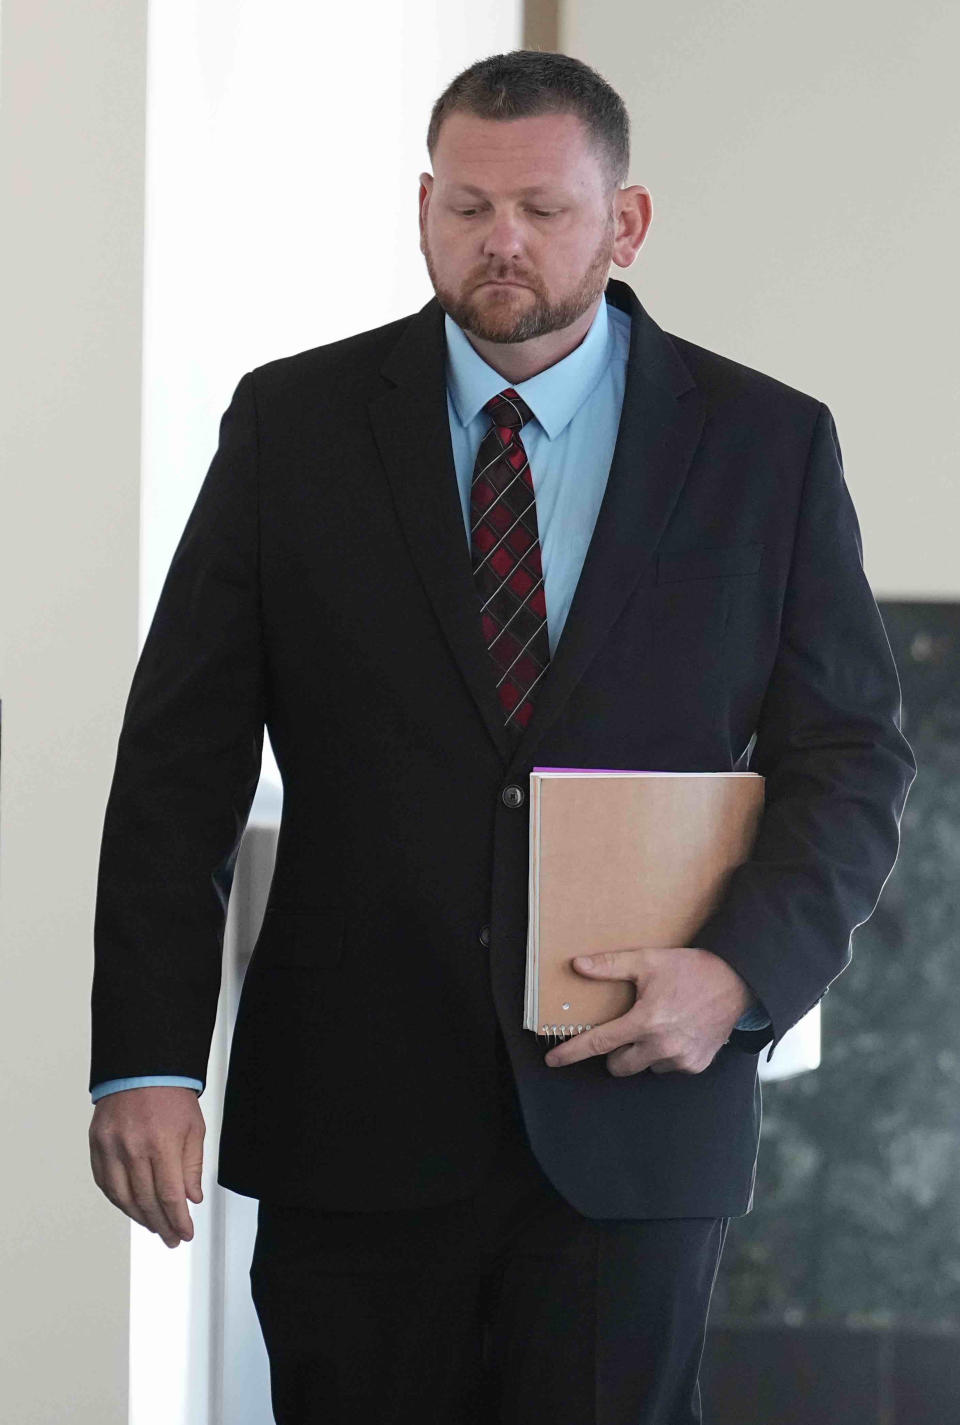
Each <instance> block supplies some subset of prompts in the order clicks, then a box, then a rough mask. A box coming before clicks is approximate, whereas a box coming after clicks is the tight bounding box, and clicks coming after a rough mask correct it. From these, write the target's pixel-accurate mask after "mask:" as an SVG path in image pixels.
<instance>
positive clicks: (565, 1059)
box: [544, 1009, 643, 1068]
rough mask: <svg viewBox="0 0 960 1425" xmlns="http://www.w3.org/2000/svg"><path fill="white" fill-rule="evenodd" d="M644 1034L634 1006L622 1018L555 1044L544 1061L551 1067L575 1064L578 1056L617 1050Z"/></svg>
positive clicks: (579, 1057) (587, 1057)
mask: <svg viewBox="0 0 960 1425" xmlns="http://www.w3.org/2000/svg"><path fill="white" fill-rule="evenodd" d="M642 1035H643V1026H642V1024H641V1023H640V1022H639V1021H638V1019H637V1018H636V1017H635V1009H631V1010H628V1011H627V1013H626V1014H622V1015H621V1016H620V1018H619V1019H610V1020H608V1021H607V1023H606V1024H598V1025H597V1026H596V1027H595V1028H594V1029H585V1030H583V1032H582V1033H580V1034H571V1036H570V1038H569V1039H566V1040H564V1042H563V1043H562V1044H556V1045H554V1047H553V1048H552V1049H551V1050H550V1052H549V1053H548V1054H547V1055H546V1057H545V1059H544V1063H546V1064H549V1066H550V1067H551V1068H554V1067H557V1066H559V1065H563V1064H575V1063H576V1062H577V1061H578V1060H579V1059H589V1058H591V1056H592V1055H594V1054H609V1053H610V1051H611V1050H612V1049H618V1048H619V1047H620V1045H621V1044H631V1043H633V1041H634V1040H636V1039H639V1038H641V1037H642Z"/></svg>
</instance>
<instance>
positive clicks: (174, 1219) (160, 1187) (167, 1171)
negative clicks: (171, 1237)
mask: <svg viewBox="0 0 960 1425" xmlns="http://www.w3.org/2000/svg"><path fill="white" fill-rule="evenodd" d="M151 1161H152V1163H153V1186H154V1191H155V1192H156V1194H157V1201H158V1202H159V1204H160V1206H161V1207H162V1208H163V1211H164V1213H165V1214H166V1218H167V1221H168V1222H169V1223H170V1226H171V1227H172V1228H173V1230H174V1232H176V1233H177V1235H178V1236H179V1237H181V1238H182V1239H183V1240H184V1241H185V1242H189V1241H190V1240H191V1239H192V1237H193V1222H192V1221H191V1219H190V1210H189V1208H188V1207H187V1198H186V1190H185V1187H184V1179H183V1160H182V1159H181V1158H180V1157H176V1158H170V1157H161V1158H153V1159H152V1160H151Z"/></svg>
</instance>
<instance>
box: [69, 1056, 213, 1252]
mask: <svg viewBox="0 0 960 1425" xmlns="http://www.w3.org/2000/svg"><path fill="white" fill-rule="evenodd" d="M206 1131H207V1130H206V1124H205V1123H204V1121H203V1114H202V1112H201V1110H200V1104H199V1103H198V1102H197V1094H196V1092H195V1090H194V1089H191V1088H178V1087H172V1086H167V1085H160V1084H155V1085H152V1086H149V1087H144V1088H134V1089H120V1090H118V1091H117V1092H116V1093H109V1094H104V1096H103V1098H100V1099H98V1100H97V1102H96V1104H95V1105H94V1109H93V1118H92V1120H91V1123H90V1132H89V1135H88V1136H89V1139H90V1163H91V1166H92V1168H93V1176H94V1180H95V1182H96V1184H97V1187H98V1188H100V1190H101V1192H103V1193H104V1194H105V1195H106V1196H107V1197H108V1198H109V1199H110V1201H111V1202H112V1203H113V1204H114V1206H115V1207H119V1208H120V1209H121V1211H123V1212H125V1213H126V1214H127V1216H128V1217H132V1218H133V1220H134V1222H139V1223H140V1225H141V1227H147V1228H149V1230H150V1231H151V1232H158V1233H159V1234H160V1236H161V1237H162V1238H163V1240H164V1242H165V1243H166V1244H167V1246H168V1247H179V1245H180V1242H181V1239H182V1240H183V1241H184V1242H189V1241H190V1240H191V1239H192V1237H193V1221H192V1219H191V1217H190V1212H189V1209H188V1207H187V1198H188V1197H189V1198H190V1200H191V1202H202V1201H203V1192H202V1190H201V1187H200V1173H201V1169H202V1167H203V1137H204V1134H205V1133H206Z"/></svg>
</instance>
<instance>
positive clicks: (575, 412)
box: [90, 51, 916, 1425]
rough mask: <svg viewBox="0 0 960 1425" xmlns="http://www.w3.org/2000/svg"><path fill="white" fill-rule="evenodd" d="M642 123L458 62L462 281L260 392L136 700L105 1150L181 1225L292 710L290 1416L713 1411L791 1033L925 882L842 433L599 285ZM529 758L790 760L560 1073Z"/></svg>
mask: <svg viewBox="0 0 960 1425" xmlns="http://www.w3.org/2000/svg"><path fill="white" fill-rule="evenodd" d="M628 132H629V129H628V120H627V116H626V112H625V110H624V108H623V105H622V102H621V101H620V100H619V98H618V96H616V94H614V92H613V91H612V90H611V89H610V88H609V86H608V85H606V84H605V83H604V81H603V80H602V79H601V78H600V76H598V75H596V74H595V73H594V72H593V71H592V70H590V69H589V68H588V67H587V66H585V65H583V64H581V63H580V62H579V61H577V60H574V59H571V58H570V57H568V56H565V55H555V54H542V53H537V52H528V51H518V52H514V53H512V54H509V55H498V56H494V57H492V58H490V59H485V60H482V61H480V62H479V63H478V64H476V65H473V66H471V67H470V68H469V69H468V70H466V71H464V73H463V74H462V75H459V76H458V77H457V78H456V79H455V80H454V81H453V83H452V84H451V85H450V86H449V87H448V89H447V91H445V93H444V95H443V96H441V98H440V99H439V100H438V101H437V103H436V105H435V106H434V110H433V114H432V117H431V124H430V129H429V132H428V139H427V143H428V150H429V152H430V156H431V160H432V162H433V165H434V168H435V173H434V174H433V175H431V174H429V173H423V174H421V175H420V178H421V186H420V195H419V200H420V242H421V250H422V252H423V254H424V256H425V259H426V263H427V269H428V272H429V275H430V279H431V282H432V284H433V287H434V291H435V294H436V296H435V298H434V299H431V301H430V302H428V303H427V304H426V305H425V306H424V307H423V308H422V309H421V311H420V312H418V313H416V314H415V315H413V316H408V317H404V318H402V319H400V320H398V321H394V322H390V323H388V324H386V325H385V326H382V327H378V328H375V329H373V330H372V331H366V332H362V333H360V334H358V335H357V336H354V337H350V338H347V339H345V340H343V341H339V342H334V343H330V344H328V345H326V346H321V347H318V348H316V349H314V350H312V351H306V352H302V353H299V354H298V355H295V356H291V357H287V358H283V359H280V360H277V361H272V362H269V363H267V364H266V365H264V366H261V367H258V368H257V369H256V370H255V371H253V372H248V373H247V374H246V375H245V376H244V377H243V378H242V379H241V381H240V382H239V384H238V386H237V388H236V391H235V393H234V396H233V399H232V401H231V404H230V407H229V409H228V410H227V412H226V413H225V415H224V418H223V421H222V423H221V429H220V444H219V448H218V451H217V453H216V455H215V457H214V460H213V463H212V464H211V467H210V470H209V472H208V474H207V477H206V480H205V481H204V484H203V487H202V489H201V491H200V494H199V496H198V498H197V502H196V505H195V507H194V510H193V512H192V514H191V516H190V519H189V521H188V523H187V527H186V529H185V531H184V534H183V537H182V539H181V541H180V544H179V546H178V548H177V551H176V553H175V555H174V558H173V561H172V564H171V567H170V571H169V574H168V576H167V580H166V582H165V584H164V588H163V591H162V593H161V596H160V600H159V603H158V607H157V612H156V615H155V617H154V621H153V624H152V626H151V630H150V633H149V636H148V638H147V641H146V644H145V646H144V649H143V652H142V654H141V657H140V661H139V663H138V666H137V671H136V674H135V677H134V680H133V685H132V688H131V693H130V698H129V700H128V704H127V708H126V711H125V716H124V723H123V728H122V731H121V736H120V744H119V748H118V758H117V767H116V770H115V773H114V781H113V785H112V788H111V793H110V800H109V803H108V807H107V813H106V818H105V825H104V836H103V844H102V848H101V866H100V879H99V884H98V901H97V916H96V927H95V930H96V969H95V976H94V988H93V1053H92V1068H91V1079H90V1083H91V1089H92V1091H93V1092H94V1095H95V1098H96V1100H97V1107H96V1109H95V1112H94V1121H93V1124H92V1125H91V1135H90V1136H91V1154H92V1159H93V1166H94V1174H95V1177H96V1180H97V1182H98V1183H99V1185H100V1186H101V1187H102V1189H103V1190H104V1192H105V1193H106V1194H107V1196H108V1197H109V1198H110V1200H111V1201H113V1202H115V1203H116V1204H117V1205H118V1206H120V1207H121V1208H122V1209H123V1210H124V1211H125V1212H127V1213H128V1214H129V1215H130V1216H131V1217H133V1218H134V1220H136V1221H138V1222H140V1223H142V1224H143V1225H145V1226H147V1227H148V1228H150V1229H151V1230H153V1231H157V1232H159V1233H160V1235H161V1236H162V1237H163V1240H164V1241H165V1242H167V1244H168V1245H170V1246H175V1245H176V1244H177V1242H178V1240H179V1239H180V1238H186V1239H189V1237H190V1236H192V1224H191V1222H190V1218H189V1213H188V1210H187V1207H186V1198H190V1199H191V1200H192V1201H194V1202H197V1201H199V1200H200V1167H201V1158H202V1136H203V1121H202V1116H201V1114H200V1109H199V1106H198V1104H197V1102H196V1096H195V1094H196V1091H202V1088H203V1086H204V1081H205V1073H206V1060H207V1053H208V1049H209V1043H210V1036H211V1032H212V1028H213V1022H214V1017H215V1013H216V1006H217V996H218V988H219V978H220V959H221V948H222V935H223V928H224V917H225V910H226V904H227V898H228V895H229V890H230V886H231V883H232V877H233V869H234V864H235V857H236V853H237V849H238V845H239V841H240V837H241V835H242V831H243V828H244V825H245V822H246V818H247V815H248V813H249V809H250V804H251V801H252V798H253V794H254V790H255V787H256V784H257V779H258V775H259V767H260V754H261V747H262V736H263V727H264V723H266V724H267V726H268V727H269V731H270V738H271V743H272V746H273V748H274V750H275V752H276V756H277V762H278V765H279V767H280V771H281V773H282V776H283V781H284V806H283V819H282V824H281V828H280V834H279V842H278V849H277V860H276V866H275V871H274V876H273V880H272V884H271V888H270V892H269V896H268V903H267V909H266V913H265V916H264V921H263V926H262V928H261V931H260V935H259V937H258V940H257V944H256V948H255V951H254V955H253V958H252V961H251V964H250V966H249V969H248V971H247V975H246V978H245V981H244V986H243V993H242V997H241V1002H240V1006H239V1010H238V1014H237V1020H236V1024H235V1027H234V1034H233V1043H232V1049H231V1057H230V1066H229V1073H228V1079H227V1085H226V1095H225V1103H224V1121H223V1128H222V1134H221V1142H220V1155H219V1164H218V1182H219V1183H220V1184H222V1185H223V1186H226V1187H229V1188H232V1189H233V1190H234V1191H237V1192H240V1193H244V1194H247V1195H250V1196H253V1197H257V1198H259V1199H260V1208H259V1218H258V1234H257V1243H256V1248H255V1251H254V1260H253V1263H252V1267H251V1281H252V1287H253V1294H254V1301H255V1305H256V1308H257V1311H258V1314H259V1318H260V1322H261V1326H262V1328H263V1332H264V1339H265V1341H266V1344H267V1349H268V1352H269V1356H270V1366H271V1381H272V1392H273V1404H274V1410H275V1413H276V1418H277V1420H278V1421H280V1422H282V1425H287V1422H305V1421H318V1422H319V1421H321V1420H323V1421H330V1422H333V1421H350V1422H360V1421H364V1422H366V1421H374V1420H376V1421H387V1420H389V1421H394V1420H397V1421H400V1420H414V1419H420V1418H426V1419H435V1420H443V1421H444V1422H448V1425H450V1422H459V1421H467V1420H474V1419H476V1420H480V1419H484V1420H491V1419H495V1420H502V1421H505V1422H514V1421H519V1420H520V1419H521V1418H522V1419H525V1420H529V1419H541V1418H548V1417H549V1418H551V1419H553V1420H554V1421H555V1422H558V1421H559V1422H569V1425H588V1422H593V1421H596V1422H598V1425H600V1422H602V1425H620V1423H621V1422H623V1425H626V1422H627V1421H630V1422H633V1425H636V1422H646V1425H654V1422H657V1425H681V1422H690V1421H696V1420H699V1419H700V1403H699V1387H698V1368H699V1362H700V1357H701V1352H702V1346H703V1340H704V1332H705V1328H706V1319H707V1311H708V1306H709V1300H710V1294H711V1291H712V1287H713V1282H714V1279H715V1274H716V1271H717V1267H718V1264H719V1260H720V1254H721V1252H722V1247H723V1240H724V1235H725V1232H726V1228H727V1224H728V1222H729V1219H730V1217H732V1216H739V1215H743V1214H744V1213H746V1212H748V1211H750V1209H751V1206H752V1201H753V1186H754V1176H755V1169H756V1154H757V1144H758V1137H759V1125H760V1092H759V1084H758V1080H757V1072H756V1064H757V1060H756V1054H757V1052H758V1051H759V1050H760V1049H761V1048H763V1047H764V1046H765V1045H767V1044H770V1045H771V1048H770V1053H772V1052H773V1048H774V1047H775V1045H776V1043H777V1042H778V1040H779V1039H780V1038H782V1036H783V1034H784V1033H785V1032H786V1031H787V1030H788V1029H789V1028H790V1027H791V1026H792V1025H793V1024H794V1023H796V1022H797V1020H798V1019H800V1018H801V1017H802V1015H803V1014H805V1013H806V1012H807V1010H809V1009H810V1008H811V1007H812V1006H813V1005H814V1004H816V1002H817V1001H818V1000H819V999H820V997H821V996H822V995H823V994H824V993H825V992H826V990H827V988H828V985H829V983H830V982H831V981H832V980H833V979H835V978H836V976H837V975H839V974H840V973H841V971H842V970H843V969H844V968H845V966H846V964H847V963H848V961H849V958H850V940H851V936H852V932H853V930H854V929H855V928H856V927H857V926H858V925H860V924H862V923H863V921H864V920H866V919H867V918H868V916H869V915H870V914H871V913H872V911H873V909H874V907H875V905H876V902H877V899H878V897H879V894H880V891H881V889H882V886H883V884H884V881H885V880H886V878H887V876H888V875H889V873H890V871H891V869H892V867H893V864H894V862H895V860H896V855H897V850H898V845H899V822H900V817H901V814H902V811H903V806H904V803H905V800H906V796H907V793H908V790H909V787H910V784H911V782H912V780H913V777H914V776H915V773H916V764H915V762H914V759H913V755H912V752H911V749H910V747H909V746H908V744H907V742H906V740H905V739H904V737H903V735H902V732H901V730H900V688H899V681H898V678H897V673H896V669H895V667H894V663H893V659H892V656H891V654H890V649H889V644H888V643H887V640H886V636H885V633H884V630H883V626H882V623H881V620H880V616H879V613H878V611H877V607H876V603H875V601H874V599H873V596H872V594H871V592H870V589H869V585H868V584H867V581H866V578H865V576H864V572H863V567H862V560H861V543H860V533H859V527H858V524H857V519H856V515H855V512H854V509H853V505H852V503H851V500H850V496H849V492H848V491H847V487H846V484H845V481H844V477H843V471H842V467H841V463H840V453H839V448H838V445H837V437H836V430H835V426H834V422H833V418H832V416H831V414H830V412H829V410H828V408H827V407H826V406H825V405H823V404H822V403H821V402H819V401H818V400H816V399H815V398H814V397H811V396H808V395H805V394H804V393H802V392H799V391H796V390H793V389H792V388H790V387H788V386H785V385H783V384H781V383H779V382H777V381H775V380H773V379H772V378H770V377H768V376H765V375H762V374H761V373H759V372H756V371H753V370H751V369H749V368H747V367H744V366H742V365H739V364H738V363H736V362H733V361H731V360H729V359H727V358H725V357H722V356H719V355H717V354H716V353H713V352H710V351H706V350H704V349H703V348H701V347H697V346H694V345H693V344H692V343H690V342H687V341H684V340H682V339H681V338H679V337H675V336H671V335H668V334H667V333H666V332H664V331H662V330H661V329H660V327H658V326H657V324H656V323H655V322H654V321H653V320H652V318H651V317H650V316H649V315H648V313H647V312H646V310H645V309H644V308H643V307H642V306H641V304H640V303H639V301H638V300H637V298H636V297H635V295H634V294H633V292H632V290H631V289H630V288H629V287H628V286H627V285H626V284H625V283H622V282H619V281H616V280H610V281H609V282H608V277H607V274H608V269H609V265H610V262H611V261H613V262H615V263H616V264H617V265H618V266H619V267H624V268H625V267H629V266H630V265H631V264H632V263H633V261H634V259H635V257H636V255H637V252H638V251H639V249H640V247H641V245H642V243H643V240H644V238H645V236H646V233H647V230H648V228H649V225H650V221H651V215H652V207H651V200H650V195H649V193H648V192H647V190H646V189H645V188H643V187H642V186H640V185H633V186H631V187H623V186H622V184H623V182H624V180H625V177H626V173H627V165H628V148H629V145H628ZM561 633H562V637H561ZM534 764H539V765H552V766H595V767H621V768H638V769H639V768H646V769H653V768H659V769H663V770H679V771H694V770H705V771H709V770H743V769H747V768H749V769H750V770H755V771H758V772H760V773H762V774H763V775H764V777H765V778H766V784H765V792H766V804H765V810H764V814H763V817H762V820H761V823H760V827H759V831H758V835H757V840H756V843H755V846H754V848H753V852H752V854H751V857H750V859H749V861H748V862H747V863H745V864H744V865H743V866H742V867H739V868H738V869H737V870H736V871H735V872H734V874H733V875H732V876H731V878H730V881H729V883H728V886H727V888H726V891H725V894H724V898H723V900H722V902H721V904H720V905H719V906H718V908H717V909H716V911H715V912H714V914H712V915H711V916H710V917H709V919H708V920H707V921H706V922H705V923H704V925H703V926H702V927H701V928H700V930H699V932H698V934H697V936H696V937H695V944H694V945H692V946H684V947H676V946H668V947H644V948H640V947H635V946H634V947H631V946H624V947H623V949H622V950H619V951H617V952H616V953H614V954H612V955H607V956H604V957H602V958H601V963H600V964H599V965H597V966H595V967H594V968H593V969H592V970H590V969H587V968H584V969H583V973H585V974H599V975H613V976H617V977H621V978H625V979H629V980H631V981H632V982H633V983H634V985H635V987H636V991H637V995H636V1002H635V1004H634V1006H633V1008H632V1009H631V1010H630V1011H629V1012H628V1013H627V1014H625V1015H623V1016H622V1017H621V1018H619V1019H617V1020H616V1021H614V1022H612V1023H609V1024H604V1025H599V1026H597V1027H596V1028H593V1029H591V1030H590V1031H588V1032H584V1033H582V1034H580V1035H578V1036H576V1037H575V1038H573V1039H570V1040H568V1041H567V1042H565V1043H563V1044H561V1045H558V1046H556V1047H554V1048H552V1049H550V1051H549V1053H547V1052H545V1049H546V1046H545V1044H544V1043H543V1042H541V1041H540V1040H539V1039H538V1038H537V1037H536V1036H535V1035H533V1034H530V1033H529V1032H527V1031H524V1030H523V1029H522V1028H521V1027H520V1025H521V1020H522V1009H523V963H524V951H525V941H526V911H527V902H526V891H527V859H526V856H527V838H528V830H529V824H528V818H527V786H528V780H527V779H528V774H529V772H530V770H531V767H532V766H533V765H534ZM638 874H642V867H638ZM589 948H590V947H589V946H584V950H585V951H588V950H589Z"/></svg>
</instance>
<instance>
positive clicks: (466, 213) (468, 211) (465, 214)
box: [457, 208, 558, 218]
mask: <svg viewBox="0 0 960 1425" xmlns="http://www.w3.org/2000/svg"><path fill="white" fill-rule="evenodd" d="M457 211H458V213H459V214H460V216H461V218H469V217H470V216H471V215H472V214H473V213H475V212H476V211H477V209H476V208H458V209H457ZM532 212H533V213H534V216H535V217H538V218H555V217H557V216H558V215H557V213H545V212H542V211H541V210H540V209H539V208H534V209H532Z"/></svg>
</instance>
